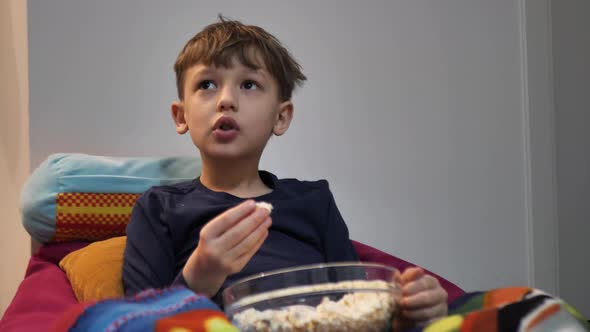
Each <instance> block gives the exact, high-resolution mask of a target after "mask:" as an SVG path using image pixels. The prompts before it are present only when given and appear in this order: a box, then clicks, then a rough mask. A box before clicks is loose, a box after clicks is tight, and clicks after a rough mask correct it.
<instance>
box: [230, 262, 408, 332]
mask: <svg viewBox="0 0 590 332" xmlns="http://www.w3.org/2000/svg"><path fill="white" fill-rule="evenodd" d="M394 272H395V269H393V268H390V267H387V266H384V265H380V264H372V263H335V264H318V265H311V266H304V267H299V268H294V269H285V270H279V271H274V272H269V273H262V274H260V275H258V276H255V277H252V278H248V279H245V280H242V281H238V282H236V283H235V284H234V285H232V286H230V287H228V288H227V289H226V290H225V291H224V302H225V304H226V306H225V308H226V314H227V315H228V316H229V317H230V319H231V320H232V322H233V323H234V324H235V325H236V326H237V327H238V328H239V329H240V331H247V332H263V331H264V332H266V331H277V332H278V331H282V332H290V331H339V332H340V331H342V332H345V331H375V332H382V331H390V330H391V321H392V319H393V317H394V315H395V313H396V312H397V304H396V298H397V296H396V294H399V288H398V287H397V283H396V282H395V281H394V278H393V276H394ZM323 281H328V282H323ZM281 284H283V285H284V286H283V287H281Z"/></svg>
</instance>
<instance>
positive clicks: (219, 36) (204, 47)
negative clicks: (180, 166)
mask: <svg viewBox="0 0 590 332" xmlns="http://www.w3.org/2000/svg"><path fill="white" fill-rule="evenodd" d="M219 21H220V22H217V23H213V24H210V25H208V26H206V27H205V28H204V29H203V30H202V31H201V32H199V33H198V34H196V35H195V36H194V37H193V38H191V39H190V40H189V41H188V42H187V43H186V45H185V46H184V48H183V49H182V51H181V52H180V54H179V55H178V58H176V63H175V64H174V71H175V72H176V88H177V89H178V97H179V98H180V100H182V99H184V92H183V91H184V89H183V87H184V81H185V74H186V71H187V70H188V69H189V68H190V67H192V66H194V65H196V64H198V63H202V64H204V65H207V66H209V65H211V64H214V65H215V66H222V67H228V66H229V65H230V64H231V61H232V59H233V57H236V58H237V60H238V61H240V62H241V63H242V64H243V65H244V66H247V67H249V68H252V69H259V68H261V67H264V68H265V69H266V70H268V71H269V72H270V74H271V75H272V76H273V77H274V79H275V80H276V81H277V83H278V86H279V98H280V99H281V101H286V100H289V99H291V94H292V93H293V89H294V88H295V85H297V86H301V85H302V84H303V81H305V80H306V79H307V78H306V77H305V75H303V73H302V72H301V66H300V65H299V64H298V63H297V61H295V59H294V58H293V56H292V55H291V54H290V53H289V51H288V50H287V49H286V48H285V47H284V46H283V45H281V43H280V42H279V40H278V39H277V38H275V37H274V36H273V35H271V34H270V33H268V32H266V31H265V30H264V29H262V28H260V27H257V26H254V25H244V24H242V23H241V22H239V21H235V20H228V19H226V18H224V17H223V16H221V15H220V16H219ZM260 61H262V63H260Z"/></svg>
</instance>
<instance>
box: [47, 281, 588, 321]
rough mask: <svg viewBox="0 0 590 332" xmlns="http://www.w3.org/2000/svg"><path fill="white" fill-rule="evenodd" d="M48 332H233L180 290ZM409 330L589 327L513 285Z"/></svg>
mask: <svg viewBox="0 0 590 332" xmlns="http://www.w3.org/2000/svg"><path fill="white" fill-rule="evenodd" d="M53 330H54V331H55V332H64V331H87V332H93V331H112V332H115V331H119V332H123V331H157V332H164V331H166V332H188V331H196V332H237V331H238V329H237V328H235V327H234V326H232V325H231V323H230V322H229V321H228V319H227V318H226V316H225V315H224V314H223V312H222V311H221V310H219V307H217V306H216V305H215V304H214V303H213V302H211V301H210V300H209V299H207V298H206V297H204V296H200V295H197V294H195V293H193V292H191V291H190V290H188V289H186V288H181V287H175V288H167V289H163V290H148V291H145V292H142V293H140V294H138V295H136V296H133V297H128V298H123V299H112V300H105V301H101V302H97V303H81V304H79V305H77V306H76V307H74V308H72V309H70V310H69V311H68V312H66V313H65V314H64V315H62V316H61V317H60V318H59V319H58V321H57V324H56V325H55V326H54V329H53ZM408 331H422V332H434V331H443V332H447V331H448V332H450V331H482V332H487V331H530V332H539V331H551V332H553V331H590V326H589V325H588V323H587V322H586V321H585V320H584V319H583V318H582V316H581V315H580V314H579V313H578V312H577V311H576V310H574V309H573V308H572V307H570V306H569V305H567V304H566V303H565V302H563V301H561V300H559V299H557V298H554V297H552V296H550V295H548V294H546V293H543V292H541V291H539V290H536V289H531V288H526V287H513V288H502V289H496V290H491V291H487V292H473V293H468V294H466V295H464V296H462V297H460V298H459V299H457V300H455V301H454V302H453V303H451V305H450V306H449V315H448V316H447V317H446V318H443V319H440V320H438V321H435V322H432V323H430V324H429V325H427V326H423V327H417V328H414V329H410V330H408Z"/></svg>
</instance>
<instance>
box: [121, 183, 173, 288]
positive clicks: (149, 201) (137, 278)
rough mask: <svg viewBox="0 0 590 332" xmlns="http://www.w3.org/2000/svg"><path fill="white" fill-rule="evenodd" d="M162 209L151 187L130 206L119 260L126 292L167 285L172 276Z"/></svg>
mask: <svg viewBox="0 0 590 332" xmlns="http://www.w3.org/2000/svg"><path fill="white" fill-rule="evenodd" d="M162 211H163V208H162V202H161V198H160V197H158V195H157V194H156V193H154V192H153V191H151V190H148V191H147V192H146V193H145V194H144V195H142V196H141V197H140V198H139V199H138V200H137V202H136V204H135V206H134V207H133V211H132V213H131V220H130V221H129V224H128V225H127V230H126V231H127V245H126V247H125V253H124V260H123V286H124V289H125V294H126V295H132V294H135V293H138V292H140V291H142V290H144V289H147V288H161V287H166V286H169V285H170V284H171V283H172V282H173V280H174V278H175V275H174V266H175V257H174V249H173V244H172V239H171V235H170V230H169V228H168V226H167V225H166V223H165V221H164V220H162Z"/></svg>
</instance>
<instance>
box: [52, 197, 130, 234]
mask: <svg viewBox="0 0 590 332" xmlns="http://www.w3.org/2000/svg"><path fill="white" fill-rule="evenodd" d="M140 195H141V194H95V193H59V194H58V195H57V197H56V224H55V235H54V237H53V239H52V241H51V242H67V241H98V240H104V239H108V238H111V237H115V236H121V235H125V227H126V226H127V223H128V222H129V218H130V217H131V210H132V209H133V205H134V204H135V201H136V200H137V198H138V197H139V196H140Z"/></svg>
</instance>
